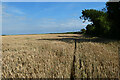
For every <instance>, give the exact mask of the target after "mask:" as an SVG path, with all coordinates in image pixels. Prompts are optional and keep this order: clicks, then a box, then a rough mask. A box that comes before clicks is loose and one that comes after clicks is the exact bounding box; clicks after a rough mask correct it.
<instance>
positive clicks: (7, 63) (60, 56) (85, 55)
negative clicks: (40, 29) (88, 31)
mask: <svg viewBox="0 0 120 80" xmlns="http://www.w3.org/2000/svg"><path fill="white" fill-rule="evenodd" d="M2 39H3V40H2V45H3V46H2V57H3V58H2V61H3V65H2V77H5V78H70V77H71V76H70V75H71V72H72V71H71V70H72V69H71V68H72V67H73V66H72V64H73V63H74V64H75V66H74V68H75V69H74V70H75V71H74V72H75V74H74V75H75V77H76V78H118V73H119V72H118V71H119V63H118V58H119V57H118V47H120V41H119V40H110V39H104V38H99V37H89V36H84V35H82V34H42V35H19V36H18V35H14V36H11V35H9V36H2ZM74 39H76V40H77V43H76V53H75V62H73V55H74V48H75V45H74V44H75V42H74Z"/></svg>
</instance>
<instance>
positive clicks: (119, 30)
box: [106, 2, 120, 39]
mask: <svg viewBox="0 0 120 80" xmlns="http://www.w3.org/2000/svg"><path fill="white" fill-rule="evenodd" d="M106 7H107V15H108V19H109V20H110V22H111V23H112V25H111V33H112V34H111V36H112V37H114V38H119V39H120V20H119V19H120V2H107V3H106Z"/></svg>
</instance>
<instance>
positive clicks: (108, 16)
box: [80, 2, 120, 39]
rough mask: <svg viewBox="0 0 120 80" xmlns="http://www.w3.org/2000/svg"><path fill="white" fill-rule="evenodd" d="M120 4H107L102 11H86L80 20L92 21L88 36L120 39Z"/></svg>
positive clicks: (87, 30)
mask: <svg viewBox="0 0 120 80" xmlns="http://www.w3.org/2000/svg"><path fill="white" fill-rule="evenodd" d="M119 15H120V2H107V3H106V8H103V9H102V10H101V11H99V10H94V9H87V10H86V9H85V10H83V11H82V16H81V17H80V19H83V20H85V21H86V20H88V21H91V22H92V24H88V25H87V26H86V34H90V35H95V36H103V37H114V38H119V39H120V20H119V19H120V16H119Z"/></svg>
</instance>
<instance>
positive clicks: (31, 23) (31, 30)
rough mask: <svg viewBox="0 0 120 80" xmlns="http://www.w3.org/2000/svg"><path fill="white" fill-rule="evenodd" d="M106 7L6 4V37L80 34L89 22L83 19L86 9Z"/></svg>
mask: <svg viewBox="0 0 120 80" xmlns="http://www.w3.org/2000/svg"><path fill="white" fill-rule="evenodd" d="M104 7H105V2H3V3H2V9H3V11H2V13H3V14H2V23H3V25H2V34H7V35H8V34H41V33H57V32H59V33H60V32H68V31H79V30H80V29H82V28H85V26H86V25H87V24H88V23H89V22H86V23H82V20H80V19H79V16H81V15H82V14H81V12H82V10H84V9H97V10H101V9H102V8H104Z"/></svg>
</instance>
